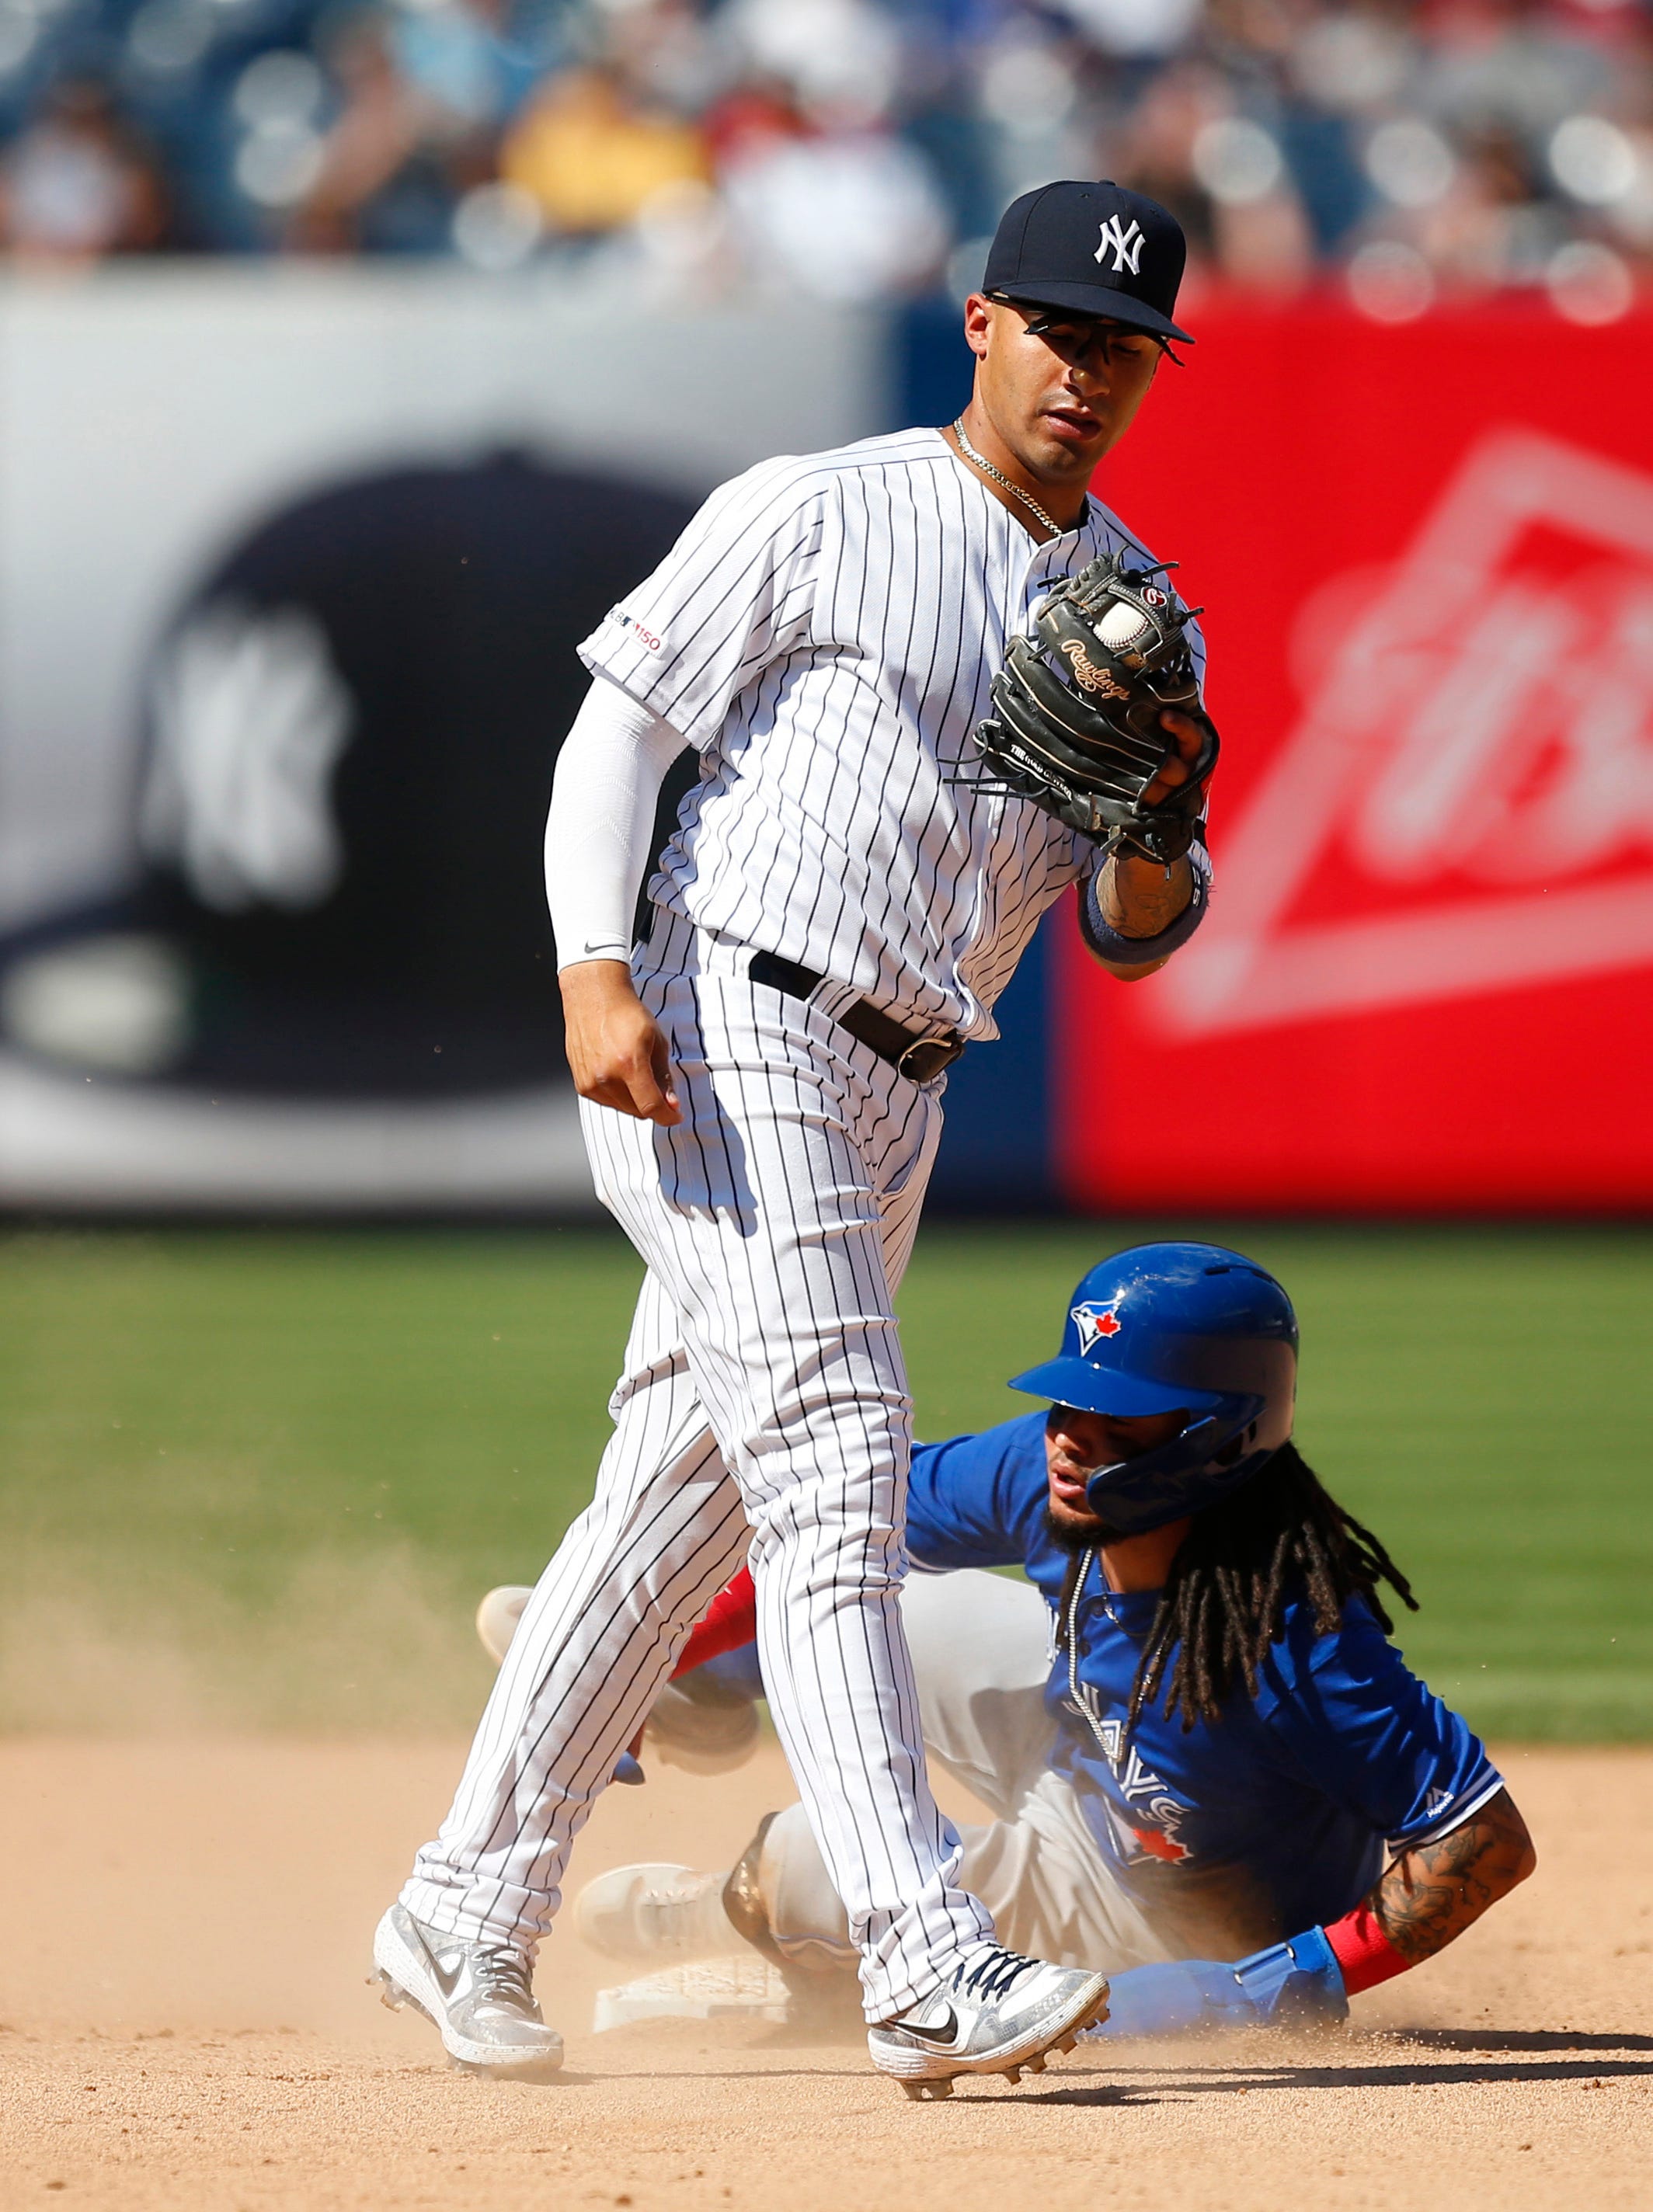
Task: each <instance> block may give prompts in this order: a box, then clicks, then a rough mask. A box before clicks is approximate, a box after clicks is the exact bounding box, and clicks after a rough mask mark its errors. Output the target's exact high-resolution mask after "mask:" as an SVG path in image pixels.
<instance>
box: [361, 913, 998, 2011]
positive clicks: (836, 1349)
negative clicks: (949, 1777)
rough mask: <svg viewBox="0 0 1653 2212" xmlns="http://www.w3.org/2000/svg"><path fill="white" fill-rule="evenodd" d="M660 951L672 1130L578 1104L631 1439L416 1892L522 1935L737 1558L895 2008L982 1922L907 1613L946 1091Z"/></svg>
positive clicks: (448, 1911) (733, 969) (649, 1000)
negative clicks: (933, 1175) (930, 1771)
mask: <svg viewBox="0 0 1653 2212" xmlns="http://www.w3.org/2000/svg"><path fill="white" fill-rule="evenodd" d="M655 940H656V941H655V943H654V944H653V945H651V947H650V948H649V949H648V950H647V951H645V952H643V953H641V954H640V955H639V956H638V963H637V964H638V966H639V969H640V973H639V975H638V988H639V990H640V992H641V995H642V998H643V1000H644V1003H645V1004H646V1005H647V1006H648V1008H649V1011H650V1012H652V1013H653V1015H654V1017H655V1018H656V1019H657V1020H658V1021H659V1024H660V1025H661V1028H662V1029H663V1030H664V1031H665V1036H666V1038H667V1042H668V1044H669V1047H670V1049H671V1055H672V1065H673V1066H674V1068H675V1070H676V1073H677V1082H678V1095H679V1097H680V1099H681V1101H682V1103H683V1107H684V1119H683V1121H682V1123H681V1125H680V1126H679V1127H677V1128H675V1129H661V1128H658V1127H655V1126H654V1125H653V1124H652V1123H649V1122H643V1121H633V1120H631V1119H629V1117H627V1116H625V1115H620V1114H616V1113H614V1112H612V1111H611V1110H609V1109H605V1108H602V1107H593V1106H589V1105H588V1106H586V1108H585V1109H584V1121H585V1129H586V1144H587V1147H588V1149H589V1152H590V1154H591V1159H592V1166H593V1173H594V1175H595V1177H596V1182H597V1188H598V1192H599V1195H600V1196H601V1198H602V1200H603V1201H604V1203H605V1205H606V1206H608V1207H609V1208H610V1210H611V1212H613V1213H614V1214H615V1216H616V1217H617V1219H618V1220H619V1221H620V1222H621V1224H622V1225H623V1227H624V1228H625V1230H626V1231H627V1232H628V1234H629V1236H630V1237H631V1239H632V1242H633V1243H635V1245H636V1247H637V1249H638V1250H639V1251H640V1253H641V1255H642V1256H643V1258H644V1260H645V1261H647V1267H648V1273H647V1278H646V1279H645V1281H644V1285H643V1289H642V1293H641V1297H640V1298H639V1301H638V1305H637V1313H636V1317H635V1322H634V1323H633V1326H632V1332H631V1338H630V1342H629V1346H628V1347H627V1352H626V1363H625V1372H624V1375H623V1377H622V1379H621V1381H620V1383H619V1386H618V1388H617V1390H616V1391H615V1394H614V1397H613V1399H612V1401H611V1413H612V1414H613V1417H614V1422H615V1430H614V1435H613V1437H612V1438H611V1442H610V1443H609V1447H608V1449H607V1450H606V1452H605V1454H604V1456H603V1462H602V1466H601V1468H600V1471H599V1477H598V1484H597V1493H596V1497H595V1498H594V1499H593V1503H592V1504H591V1505H590V1506H589V1507H588V1508H587V1510H586V1512H585V1513H583V1514H582V1515H581V1516H580V1519H579V1520H578V1521H576V1522H574V1526H573V1527H572V1528H570V1529H569V1531H568V1535H567V1536H566V1537H565V1539H564V1540H563V1542H562V1547H561V1548H560V1550H559V1551H558V1553H557V1554H556V1558H555V1559H553V1560H552V1561H551V1563H550V1566H549V1567H548V1568H547V1569H546V1571H545V1573H544V1576H543V1577H542V1578H541V1580H540V1583H539V1585H538V1589H537V1590H536V1591H535V1594H534V1596H533V1598H532V1601H530V1604H529V1606H528V1608H527V1611H526V1613H525V1614H524V1616H523V1620H522V1625H521V1627H520V1630H519V1631H518V1632H517V1635H516V1637H515V1638H514V1640H513V1642H512V1644H511V1649H510V1651H509V1654H508V1655H507V1659H506V1662H505V1664H504V1666H503V1668H501V1673H500V1676H499V1680H498V1682H497V1684H496V1685H495V1690H494V1694H493V1696H492V1697H491V1698H490V1699H489V1703H488V1706H487V1710H486V1711H485V1712H484V1713H483V1719H482V1723H481V1725H480V1727H479V1729H478V1730H477V1738H476V1741H475V1743H474V1745H473V1747H472V1749H471V1757H470V1759H469V1762H468V1764H467V1765H466V1768H465V1775H464V1778H463V1779H462V1780H461V1782H460V1784H459V1793H458V1796H456V1798H455V1800H454V1803H453V1808H452V1810H451V1812H450V1813H449V1814H448V1817H447V1820H446V1822H445V1823H444V1824H443V1826H442V1829H441V1834H440V1835H439V1836H438V1838H437V1839H436V1840H435V1843H433V1844H428V1845H427V1846H426V1847H425V1849H424V1850H422V1851H421V1853H420V1854H419V1857H418V1860H417V1863H416V1866H415V1869H414V1874H413V1877H412V1880H411V1881H410V1883H409V1885H408V1887H407V1888H406V1890H405V1891H404V1894H403V1902H404V1904H405V1905H406V1906H407V1908H408V1910H409V1911H410V1912H412V1913H414V1914H415V1915H416V1917H418V1918H420V1919H422V1920H425V1921H428V1922H430V1923H434V1924H435V1926H437V1927H439V1928H441V1929H447V1930H449V1931H451V1932H453V1933H456V1934H460V1935H465V1936H474V1937H480V1938H483V1939H484V1940H486V1941H489V1942H507V1943H515V1944H518V1945H522V1944H525V1943H527V1944H532V1942H534V1940H535V1939H536V1938H537V1937H538V1936H539V1935H540V1934H541V1933H542V1932H543V1930H544V1928H545V1927H546V1925H547V1924H548V1923H549V1921H550V1917H551V1916H552V1914H553V1913H554V1912H555V1911H556V1905H557V1903H558V1900H559V1896H560V1891H561V1883H562V1872H563V1868H564V1865H565V1863H566V1862H567V1858H568V1850H569V1847H570V1845H571V1844H572V1843H573V1841H574V1837H575V1835H576V1834H577V1833H578V1832H579V1830H580V1827H581V1826H583V1825H584V1822H585V1820H586V1816H587V1814H589V1811H590V1808H591V1806H592V1803H593V1800H594V1799H595V1797H596V1796H597V1794H598V1792H599V1790H601V1789H602V1788H603V1786H604V1784H605V1782H606V1781H607V1779H608V1777H609V1775H610V1773H611V1771H612V1770H613V1766H614V1762H615V1759H616V1758H617V1755H618V1753H620V1752H621V1751H622V1750H623V1748H624V1747H625V1746H626V1744H627V1742H628V1741H629V1740H630V1738H631V1736H632V1735H634V1734H635V1731H636V1729H638V1728H639V1727H640V1726H641V1723H642V1721H643V1718H644V1717H645V1716H646V1714H647V1711H648V1710H649V1707H650V1705H652V1703H653V1699H654V1695H655V1692H656V1691H657V1690H658V1689H659V1686H660V1684H661V1683H662V1682H663V1681H664V1680H665V1678H666V1676H667V1674H669V1673H670V1671H671V1668H672V1663H673V1662H674V1660H675V1658H676V1656H677V1654H678V1650H679V1649H680V1648H681V1646H682V1643H683V1640H684V1637H685V1636H686V1635H687V1633H688V1631H689V1629H690V1626H692V1625H693V1623H694V1621H695V1620H696V1618H697V1617H698V1615H699V1614H700V1613H701V1612H702V1610H703V1609H704V1607H705V1606H706V1604H707V1603H708V1601H709V1600H710V1599H711V1597H712V1596H713V1595H714V1593H715V1592H716V1591H717V1590H718V1589H720V1588H721V1587H722V1585H723V1583H725V1582H726V1580H727V1578H728V1577H729V1575H730V1574H731V1573H732V1571H734V1569H735V1568H736V1567H737V1566H738V1565H739V1564H740V1561H741V1559H742V1558H743V1557H744V1556H745V1555H746V1554H747V1553H748V1550H749V1547H750V1556H751V1565H752V1574H753V1579H754V1581H755V1583H756V1584H757V1633H758V1645H759V1650H760V1654H761V1656H762V1660H763V1678H764V1681H765V1684H766V1686H767V1687H768V1692H769V1705H770V1711H771V1712H772V1713H773V1715H774V1717H775V1725H776V1728H777V1729H778V1731H779V1733H780V1736H781V1745H782V1747H783V1748H784V1750H785V1752H786V1754H787V1759H788V1760H789V1762H790V1764H791V1766H792V1770H793V1777H794V1778H795V1780H796V1782H797V1784H798V1788H799V1795H800V1796H801V1798H802V1800H803V1802H804V1804H805V1808H807V1811H808V1815H809V1820H810V1823H811V1827H812V1829H813V1831H814V1833H815V1836H816V1838H817V1842H818V1843H819V1845H820V1848H821V1852H822V1856H823V1858H824V1860H825V1862H826V1864H827V1868H828V1869H829V1872H830V1875H831V1878H832V1881H833V1884H834V1887H836V1890H837V1892H838V1893H839V1895H840V1896H841V1897H842V1899H843V1902H844V1905H845V1908H846V1911H848V1917H849V1924H850V1929H851V1932H852V1934H853V1936H854V1939H855V1942H856V1943H857V1945H858V1947H859V1948H860V1954H861V1981H862V1987H863V1993H864V1996H865V2000H866V2015H867V2017H868V2019H869V2020H880V2019H888V2018H889V2017H890V2015H892V2014H894V2013H896V2012H897V2011H900V2010H901V2009H902V2008H903V2007H905V2006H906V2005H908V2004H909V2003H911V2002H915V2000H916V1999H918V1998H919V1997H921V1996H926V1995H927V1994H928V1993H929V1992H930V1991H931V1990H933V1988H935V1987H936V1986H937V1984H938V1983H939V1979H940V1976H941V1972H942V1971H944V1970H945V1968H946V1967H947V1966H950V1965H951V1963H952V1961H953V1960H954V1959H955V1958H956V1956H957V1953H958V1952H959V1951H960V1950H961V1949H963V1948H966V1947H968V1946H969V1945H970V1944H973V1943H975V1942H980V1941H981V1939H982V1938H983V1937H985V1936H991V1934H992V1923H991V1921H990V1920H989V1919H988V1915H987V1912H986V1911H985V1910H984V1909H983V1907H982V1906H981V1905H979V1904H978V1903H977V1901H976V1900H975V1899H974V1898H973V1897H971V1896H970V1895H969V1893H967V1892H965V1891H964V1890H963V1889H961V1888H960V1887H958V1884H957V1874H958V1867H959V1861H960V1845H959V1841H958V1838H957V1834H956V1832H954V1830H953V1828H952V1827H951V1824H950V1823H949V1822H947V1821H946V1820H944V1819H943V1818H942V1817H941V1815H940V1814H939V1813H938V1811H937V1809H936V1807H935V1803H934V1801H933V1798H932V1796H931V1795H930V1788H929V1783H928V1780H927V1776H926V1773H925V1768H924V1753H923V1747H922V1740H921V1732H920V1722H919V1715H918V1704H917V1698H916V1695H915V1690H914V1686H913V1677H912V1669H911V1666H910V1664H909V1659H908V1654H907V1646H906V1641H905V1638H904V1637H903V1634H902V1625H901V1613H900V1607H899V1596H900V1590H901V1584H902V1577H903V1575H904V1573H905V1569H906V1555H905V1550H904V1546H903V1541H902V1526H903V1522H904V1519H905V1492H906V1480H907V1462H908V1455H909V1449H910V1444H911V1434H912V1426H911V1408H910V1404H909V1398H908V1394H907V1386H906V1376H905V1370H904V1367H903V1364H902V1354H901V1346H900V1342H899V1340H898V1338H897V1335H896V1323H895V1318H894V1313H893V1309H892V1297H893V1293H894V1291H895V1288H896V1285H897V1283H898V1282H899V1280H900V1279H901V1275H902V1270H903V1269H904V1268H905V1267H906V1264H907V1261H908V1258H909V1255H910V1253H911V1250H912V1244H913V1238H914V1235H915V1231H916V1230H917V1226H918V1217H919V1211H920V1207H921V1204H922V1201H923V1194H924V1187H925V1184H926V1182H927V1178H928V1176H929V1171H930V1166H931V1163H932V1161H933V1157H934V1153H935V1148H936V1144H937V1142H938V1140H939V1136H940V1132H941V1109H940V1101H939V1096H938V1094H937V1091H936V1089H935V1088H934V1087H932V1088H931V1089H930V1090H928V1091H924V1090H920V1089H918V1088H917V1087H916V1086H915V1085H913V1084H911V1083H909V1082H908V1081H907V1080H906V1079H905V1078H904V1077H902V1076H900V1075H898V1074H897V1073H896V1071H895V1069H894V1068H893V1067H891V1066H889V1065H888V1063H887V1062H885V1061H884V1060H880V1059H879V1058H878V1055H877V1054H875V1053H874V1052H872V1050H871V1049H870V1048H868V1047H867V1046H866V1045H863V1044H861V1043H860V1042H859V1041H858V1040H856V1039H855V1038H854V1037H852V1036H850V1035H849V1034H848V1031H847V1030H842V1029H841V1028H840V1027H838V1025H837V1024H836V1023H835V1022H834V1021H832V1020H831V1019H830V1016H829V1014H828V1013H827V1012H826V1011H825V1010H824V1008H823V1006H821V1005H820V1004H817V1003H811V1004H809V1005H807V1006H806V1005H805V1004H803V1003H801V1002H799V1000H793V999H790V998H786V997H783V996H782V995H781V994H780V993H778V992H776V991H775V990H773V989H771V988H769V987H768V986H765V985H761V984H755V983H753V982H752V981H751V978H750V977H749V975H747V973H746V965H747V962H748V961H749V959H750V957H751V956H750V953H749V951H747V950H746V949H745V948H743V947H740V946H737V945H731V944H727V943H726V942H724V941H722V940H720V939H715V938H711V937H708V936H706V935H703V934H702V933H698V932H696V931H694V930H693V929H691V928H690V926H689V925H688V924H687V923H685V922H683V921H678V920H677V919H676V918H674V917H669V916H663V917H662V918H661V920H660V921H659V922H658V923H657V925H656V929H655ZM832 989H833V987H831V986H826V987H823V990H822V992H820V993H817V1000H822V999H827V998H829V997H830V994H831V991H832Z"/></svg>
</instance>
